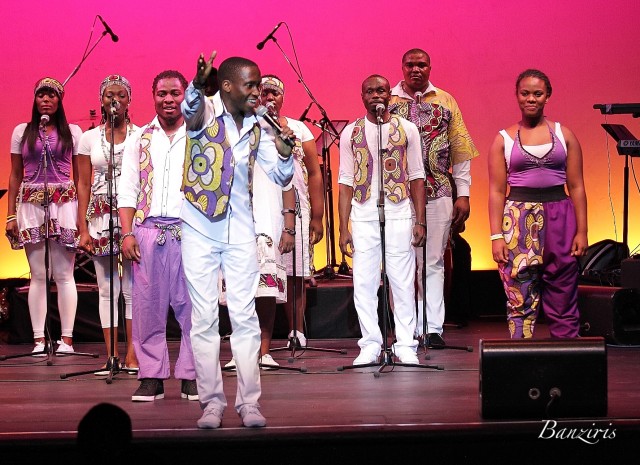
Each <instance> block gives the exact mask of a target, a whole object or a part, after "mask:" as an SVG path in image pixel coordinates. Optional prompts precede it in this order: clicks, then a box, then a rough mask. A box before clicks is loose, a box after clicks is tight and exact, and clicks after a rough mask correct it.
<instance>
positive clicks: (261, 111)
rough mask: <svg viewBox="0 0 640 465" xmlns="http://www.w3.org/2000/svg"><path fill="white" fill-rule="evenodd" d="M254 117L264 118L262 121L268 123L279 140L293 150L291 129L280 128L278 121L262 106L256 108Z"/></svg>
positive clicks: (293, 143)
mask: <svg viewBox="0 0 640 465" xmlns="http://www.w3.org/2000/svg"><path fill="white" fill-rule="evenodd" d="M256 115H258V116H262V118H264V120H265V121H266V122H267V123H269V126H271V127H272V128H273V129H274V130H275V131H276V134H278V136H279V137H280V139H282V141H283V142H284V143H285V144H287V145H288V146H289V147H290V148H293V147H294V146H295V145H296V143H295V141H294V140H293V137H292V136H293V131H292V130H291V128H289V127H284V128H283V127H282V126H280V123H279V122H278V120H277V119H276V118H274V117H273V116H272V115H271V113H269V110H268V109H267V107H265V106H264V105H261V106H259V107H258V108H256ZM288 155H289V154H286V155H284V156H288Z"/></svg>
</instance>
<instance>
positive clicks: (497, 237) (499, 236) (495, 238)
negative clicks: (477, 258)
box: [489, 233, 504, 241]
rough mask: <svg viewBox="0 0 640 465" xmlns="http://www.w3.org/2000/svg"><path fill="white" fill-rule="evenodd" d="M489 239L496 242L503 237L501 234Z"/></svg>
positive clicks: (493, 235)
mask: <svg viewBox="0 0 640 465" xmlns="http://www.w3.org/2000/svg"><path fill="white" fill-rule="evenodd" d="M489 239H491V240H492V241H498V240H500V239H504V235H503V234H502V233H498V234H492V235H491V236H490V237H489Z"/></svg>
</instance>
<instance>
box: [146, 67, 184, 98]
mask: <svg viewBox="0 0 640 465" xmlns="http://www.w3.org/2000/svg"><path fill="white" fill-rule="evenodd" d="M172 78H177V79H178V80H179V81H180V84H182V88H183V89H185V90H186V89H187V86H188V85H189V82H187V79H186V78H185V77H184V76H183V75H182V73H181V72H180V71H176V70H173V69H168V70H165V71H163V72H161V73H160V74H158V75H157V76H156V77H155V78H153V86H152V87H151V92H153V93H155V91H156V87H157V86H158V82H159V81H160V79H172Z"/></svg>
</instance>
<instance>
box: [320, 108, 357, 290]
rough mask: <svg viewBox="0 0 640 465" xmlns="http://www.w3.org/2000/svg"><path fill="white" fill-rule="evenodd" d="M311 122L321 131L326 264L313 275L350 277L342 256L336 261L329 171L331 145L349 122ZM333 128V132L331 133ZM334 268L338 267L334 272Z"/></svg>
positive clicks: (323, 120) (331, 185)
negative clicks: (339, 260)
mask: <svg viewBox="0 0 640 465" xmlns="http://www.w3.org/2000/svg"><path fill="white" fill-rule="evenodd" d="M311 124H313V125H314V126H317V127H319V128H320V129H321V130H322V132H321V133H320V135H319V136H318V137H317V138H316V148H317V150H318V153H319V154H320V156H321V157H322V165H321V169H322V185H323V187H324V193H325V202H324V218H325V241H326V249H327V265H326V266H325V267H324V268H322V269H321V270H318V271H317V273H316V275H315V276H314V277H316V278H329V279H334V278H335V277H336V276H341V277H345V278H350V277H351V274H350V270H349V265H347V262H346V260H345V258H344V255H343V256H342V261H341V262H340V265H338V263H336V243H335V237H334V227H333V175H332V172H331V145H333V144H336V145H337V144H338V143H339V142H340V134H342V131H343V130H344V128H345V127H346V126H347V124H349V121H348V120H332V121H330V122H327V121H326V120H325V119H324V118H323V119H322V120H320V122H316V121H311ZM333 130H335V133H333ZM335 268H338V272H337V273H336V270H335Z"/></svg>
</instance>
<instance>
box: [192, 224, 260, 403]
mask: <svg viewBox="0 0 640 465" xmlns="http://www.w3.org/2000/svg"><path fill="white" fill-rule="evenodd" d="M182 266H183V268H184V273H185V277H186V279H187V286H188V288H189V295H190V297H191V303H192V305H193V309H192V313H191V346H192V348H193V357H194V360H195V367H196V381H197V384H198V395H199V397H200V404H201V406H202V407H203V408H204V407H205V406H207V405H208V404H209V403H211V402H213V403H214V404H218V405H219V406H220V407H222V408H224V407H226V406H227V400H226V398H225V395H224V390H223V385H222V370H221V368H220V329H219V328H220V315H219V306H218V298H219V290H218V275H219V273H220V270H222V272H223V273H224V276H225V280H226V284H227V307H228V309H229V319H230V320H231V330H232V333H231V352H232V354H233V358H234V359H235V362H236V370H237V374H238V384H237V392H236V402H235V408H236V410H239V409H240V407H242V406H243V405H245V404H255V405H258V400H259V398H260V394H261V392H262V391H261V386H260V367H259V365H258V357H259V355H260V324H259V323H258V315H257V314H256V307H255V295H256V290H257V289H258V281H259V278H260V276H259V274H258V261H257V259H256V241H255V239H254V238H251V241H250V242H247V243H243V244H225V243H222V242H217V241H214V240H212V239H209V238H207V237H206V236H204V235H202V234H200V233H199V232H198V231H196V230H195V229H193V228H192V227H191V226H189V225H188V224H186V223H182Z"/></svg>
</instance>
